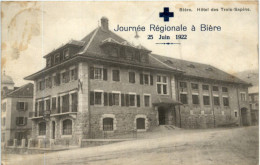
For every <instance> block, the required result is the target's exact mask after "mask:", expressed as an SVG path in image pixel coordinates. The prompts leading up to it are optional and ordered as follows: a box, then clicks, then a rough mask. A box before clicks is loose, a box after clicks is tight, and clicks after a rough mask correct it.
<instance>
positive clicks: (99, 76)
mask: <svg viewBox="0 0 260 165" xmlns="http://www.w3.org/2000/svg"><path fill="white" fill-rule="evenodd" d="M94 71H95V72H94V79H102V68H95V70H94Z"/></svg>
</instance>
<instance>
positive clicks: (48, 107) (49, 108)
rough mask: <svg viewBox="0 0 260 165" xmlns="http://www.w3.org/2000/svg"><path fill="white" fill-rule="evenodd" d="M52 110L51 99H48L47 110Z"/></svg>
mask: <svg viewBox="0 0 260 165" xmlns="http://www.w3.org/2000/svg"><path fill="white" fill-rule="evenodd" d="M49 110H51V102H50V100H46V111H49Z"/></svg>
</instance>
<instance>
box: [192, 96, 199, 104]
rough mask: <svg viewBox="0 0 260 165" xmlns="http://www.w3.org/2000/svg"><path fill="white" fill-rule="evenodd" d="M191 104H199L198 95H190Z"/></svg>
mask: <svg viewBox="0 0 260 165" xmlns="http://www.w3.org/2000/svg"><path fill="white" fill-rule="evenodd" d="M192 104H200V102H199V95H192Z"/></svg>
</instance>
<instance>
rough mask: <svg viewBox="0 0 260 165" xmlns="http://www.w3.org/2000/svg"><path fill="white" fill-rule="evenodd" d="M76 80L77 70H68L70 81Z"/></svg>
mask: <svg viewBox="0 0 260 165" xmlns="http://www.w3.org/2000/svg"><path fill="white" fill-rule="evenodd" d="M77 79H78V69H77V68H75V69H72V70H70V80H71V81H72V80H77Z"/></svg>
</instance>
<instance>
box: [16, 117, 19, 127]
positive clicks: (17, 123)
mask: <svg viewBox="0 0 260 165" xmlns="http://www.w3.org/2000/svg"><path fill="white" fill-rule="evenodd" d="M16 125H19V118H18V117H16Z"/></svg>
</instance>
